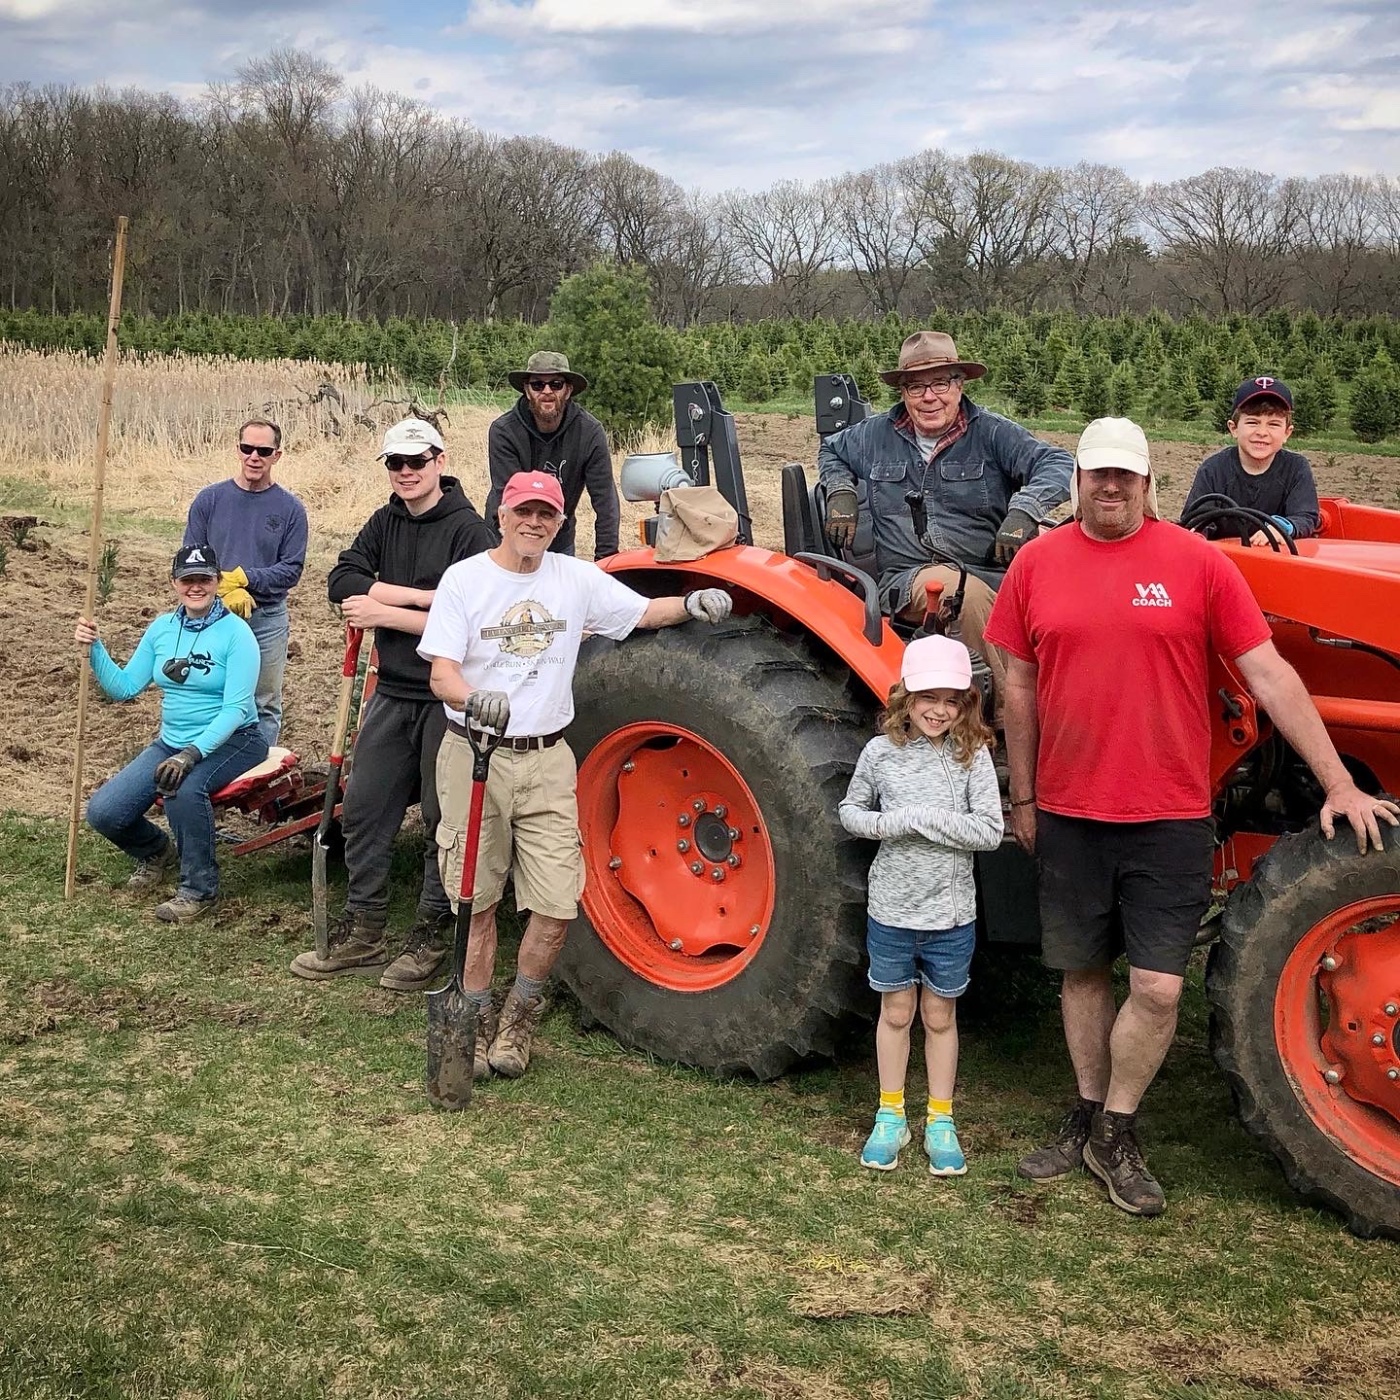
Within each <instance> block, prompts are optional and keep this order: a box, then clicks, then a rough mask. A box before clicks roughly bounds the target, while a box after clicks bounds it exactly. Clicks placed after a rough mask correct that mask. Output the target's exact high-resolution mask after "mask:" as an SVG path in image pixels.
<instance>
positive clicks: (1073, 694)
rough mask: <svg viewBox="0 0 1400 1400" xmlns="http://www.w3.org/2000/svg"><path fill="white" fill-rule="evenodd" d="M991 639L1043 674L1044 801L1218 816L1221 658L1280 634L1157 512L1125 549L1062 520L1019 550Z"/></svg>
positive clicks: (1138, 816)
mask: <svg viewBox="0 0 1400 1400" xmlns="http://www.w3.org/2000/svg"><path fill="white" fill-rule="evenodd" d="M985 635H986V638H987V640H988V641H989V642H993V643H995V644H996V645H997V646H999V647H1002V648H1004V649H1005V650H1006V651H1009V652H1010V653H1011V654H1012V655H1013V656H1017V657H1019V658H1020V659H1021V660H1022V661H1029V662H1032V663H1034V665H1035V666H1036V667H1037V668H1038V670H1037V678H1036V709H1037V712H1038V714H1039V717H1040V749H1039V753H1038V755H1037V761H1036V775H1035V791H1036V804H1037V806H1040V807H1044V808H1045V809H1046V811H1049V812H1058V813H1060V814H1061V815H1063V816H1066V817H1090V818H1093V819H1094V820H1096V821H1110V822H1139V821H1159V820H1164V819H1168V818H1192V817H1204V816H1209V814H1210V809H1211V791H1210V738H1211V730H1210V725H1211V711H1210V704H1209V697H1208V692H1207V685H1208V670H1209V666H1210V656H1211V654H1212V653H1213V652H1218V653H1219V654H1220V655H1221V656H1223V657H1225V658H1226V659H1228V660H1234V658H1235V657H1237V656H1241V655H1243V654H1244V653H1245V652H1247V651H1250V650H1252V649H1253V648H1254V647H1257V646H1258V645H1259V644H1260V643H1261V642H1266V641H1268V640H1269V638H1270V635H1271V634H1270V631H1269V624H1268V623H1267V622H1266V621H1265V620H1264V614H1263V613H1262V612H1260V610H1259V605H1258V603H1256V602H1255V601H1254V595H1253V594H1252V593H1251V592H1250V591H1249V585H1248V584H1246V583H1245V581H1244V576H1243V575H1242V574H1241V573H1240V571H1239V570H1238V569H1237V568H1236V567H1235V566H1234V564H1233V563H1231V561H1230V560H1229V559H1227V558H1226V557H1225V555H1224V554H1223V553H1221V551H1220V550H1218V549H1217V548H1216V547H1215V546H1214V545H1212V544H1210V543H1208V542H1207V541H1206V540H1204V539H1202V538H1201V536H1199V535H1195V534H1192V533H1191V532H1190V531H1189V530H1183V529H1182V528H1181V527H1180V526H1178V525H1171V524H1167V523H1165V522H1163V521H1160V520H1152V519H1150V518H1149V519H1147V520H1145V521H1144V522H1143V525H1142V529H1140V530H1138V531H1137V532H1136V533H1135V534H1132V535H1130V536H1128V538H1127V539H1125V540H1113V541H1100V540H1093V539H1090V538H1089V537H1088V536H1087V535H1086V534H1085V533H1084V531H1083V530H1082V529H1081V528H1080V527H1079V525H1078V524H1068V525H1062V526H1061V527H1060V528H1059V529H1058V530H1052V531H1051V532H1050V533H1049V534H1047V535H1043V536H1041V537H1040V538H1039V539H1036V540H1033V541H1031V543H1030V544H1028V545H1026V547H1025V548H1024V549H1022V550H1021V551H1020V552H1019V553H1018V554H1017V555H1016V558H1015V559H1014V560H1013V561H1012V564H1011V568H1010V569H1009V570H1008V571H1007V575H1006V581H1005V582H1004V583H1003V584H1002V586H1001V590H1000V592H999V593H998V594H997V600H996V605H995V607H993V609H992V615H991V619H990V621H989V622H988V624H987V628H986V633H985Z"/></svg>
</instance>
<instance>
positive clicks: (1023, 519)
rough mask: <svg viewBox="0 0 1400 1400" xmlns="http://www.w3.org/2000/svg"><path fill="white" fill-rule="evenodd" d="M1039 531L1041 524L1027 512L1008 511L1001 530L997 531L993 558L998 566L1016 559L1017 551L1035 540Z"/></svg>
mask: <svg viewBox="0 0 1400 1400" xmlns="http://www.w3.org/2000/svg"><path fill="white" fill-rule="evenodd" d="M1039 530H1040V525H1039V523H1038V522H1037V521H1035V520H1033V519H1031V517H1030V516H1029V515H1027V514H1026V512H1025V511H1023V510H1009V511H1007V512H1006V519H1005V520H1003V521H1002V522H1001V529H1000V530H998V531H997V538H996V544H995V547H994V549H993V552H992V558H993V559H994V560H995V561H996V562H997V563H998V564H1009V563H1010V562H1011V561H1012V560H1013V559H1014V558H1015V557H1016V551H1017V550H1018V549H1020V547H1021V546H1022V545H1023V544H1025V543H1026V541H1027V540H1033V539H1034V538H1035V537H1036V534H1037V533H1038V532H1039Z"/></svg>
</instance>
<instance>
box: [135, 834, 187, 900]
mask: <svg viewBox="0 0 1400 1400" xmlns="http://www.w3.org/2000/svg"><path fill="white" fill-rule="evenodd" d="M174 864H175V843H174V842H173V841H167V842H166V843H165V845H164V846H162V847H161V849H160V851H159V852H158V854H156V855H153V856H150V857H148V858H147V859H146V860H140V861H137V862H136V869H135V870H133V871H132V872H131V878H130V879H129V880H128V881H127V882H126V887H127V889H129V890H131V891H133V892H134V893H136V894H141V893H143V892H144V891H146V890H153V889H155V887H156V886H157V885H160V884H163V883H164V882H165V877H166V876H167V875H168V874H169V873H170V867H171V866H172V865H174Z"/></svg>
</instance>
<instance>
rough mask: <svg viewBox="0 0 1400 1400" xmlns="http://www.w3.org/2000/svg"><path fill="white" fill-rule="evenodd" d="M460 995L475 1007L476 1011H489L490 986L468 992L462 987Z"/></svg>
mask: <svg viewBox="0 0 1400 1400" xmlns="http://www.w3.org/2000/svg"><path fill="white" fill-rule="evenodd" d="M462 995H463V996H464V997H466V999H467V1000H468V1001H469V1002H471V1003H472V1005H473V1006H475V1007H476V1009H477V1010H478V1011H490V1009H491V988H490V987H483V988H482V989H481V990H480V991H479V992H469V991H467V990H466V988H465V987H464V988H463V989H462Z"/></svg>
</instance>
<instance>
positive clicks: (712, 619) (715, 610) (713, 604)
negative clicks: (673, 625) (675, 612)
mask: <svg viewBox="0 0 1400 1400" xmlns="http://www.w3.org/2000/svg"><path fill="white" fill-rule="evenodd" d="M685 610H686V612H688V613H689V614H690V615H691V617H693V618H694V619H695V620H696V621H697V622H709V623H712V624H713V623H716V622H723V621H724V619H725V618H726V617H728V616H729V614H730V613H732V612H733V611H734V599H733V598H731V597H730V596H729V594H728V593H726V592H725V591H724V589H722V588H697V589H696V590H695V591H694V592H693V593H687V594H686V595H685Z"/></svg>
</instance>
